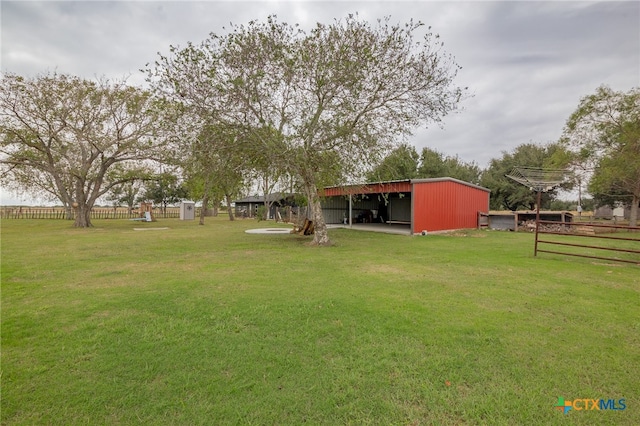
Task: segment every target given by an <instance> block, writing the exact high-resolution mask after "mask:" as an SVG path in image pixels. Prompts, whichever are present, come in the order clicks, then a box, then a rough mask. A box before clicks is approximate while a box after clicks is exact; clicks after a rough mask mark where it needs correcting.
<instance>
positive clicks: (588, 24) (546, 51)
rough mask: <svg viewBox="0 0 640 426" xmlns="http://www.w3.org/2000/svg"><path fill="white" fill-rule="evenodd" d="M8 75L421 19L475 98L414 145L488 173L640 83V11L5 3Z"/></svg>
mask: <svg viewBox="0 0 640 426" xmlns="http://www.w3.org/2000/svg"><path fill="white" fill-rule="evenodd" d="M0 7H1V8H2V26H1V27H2V29H1V31H2V54H1V58H2V65H1V66H2V70H3V71H11V72H16V73H19V74H24V75H30V76H33V75H36V74H38V73H42V72H45V71H47V70H57V71H58V72H65V73H71V74H76V75H81V76H84V77H87V78H94V77H97V76H103V75H104V76H107V77H110V78H120V77H123V76H125V75H131V77H130V78H129V82H130V83H133V84H142V83H143V82H144V77H143V76H142V74H139V73H138V70H139V69H140V68H143V67H144V66H145V64H146V63H147V62H152V61H154V60H155V59H156V54H157V52H162V53H165V54H166V53H168V50H169V45H181V46H184V45H185V44H186V43H187V42H188V41H192V42H194V43H199V42H201V41H202V40H204V39H205V38H206V37H207V36H208V34H209V33H210V32H216V33H221V32H223V31H224V29H223V27H224V26H226V27H227V28H228V27H229V23H230V22H232V23H234V24H243V23H246V22H248V21H249V20H251V19H258V20H262V19H265V18H266V17H267V16H268V15H270V14H276V15H277V16H278V19H279V20H282V21H287V22H289V23H299V24H300V25H301V27H303V28H306V29H308V28H310V27H311V26H313V25H314V23H315V22H317V21H322V22H330V21H332V20H333V19H336V18H337V19H340V18H344V17H345V16H346V15H347V14H349V13H356V12H357V13H358V14H359V16H360V17H361V18H364V19H368V20H371V21H373V20H375V19H378V18H383V17H385V16H391V20H392V22H407V21H408V20H409V19H414V20H418V21H422V22H424V23H425V24H426V25H427V26H429V25H430V26H432V31H433V32H435V33H438V34H440V35H441V39H442V41H444V43H445V50H446V52H448V53H450V54H452V55H453V56H455V58H456V61H457V62H458V63H459V64H460V65H461V66H462V67H463V69H462V70H461V71H460V73H459V76H458V80H457V83H458V84H459V85H461V86H469V89H470V92H471V93H473V94H474V95H475V96H474V97H473V98H471V99H468V100H467V101H465V102H464V104H463V105H462V106H463V107H464V110H463V111H462V112H460V113H459V114H453V115H451V116H449V117H446V118H445V121H444V125H445V128H444V129H439V128H438V127H437V126H431V127H430V128H429V129H428V130H424V129H416V132H415V137H414V138H413V139H412V141H413V143H414V144H415V145H416V146H417V147H418V149H420V148H422V147H424V146H430V147H432V148H435V149H438V150H440V151H443V152H444V153H446V154H448V155H455V154H458V155H459V156H460V157H461V158H462V159H464V160H466V161H472V160H473V161H476V162H477V163H479V164H480V165H482V166H484V165H486V164H487V163H488V161H489V160H490V159H491V158H493V157H498V156H500V155H501V151H503V150H511V149H513V148H514V147H516V146H517V145H519V144H522V143H528V142H530V141H534V142H543V143H544V142H548V141H553V140H557V139H558V138H559V137H560V135H561V132H562V128H563V125H564V122H565V121H566V119H567V118H568V116H569V115H570V114H571V112H573V110H574V109H575V108H576V107H577V105H578V102H579V100H580V98H581V97H582V96H585V95H588V94H590V93H592V92H593V91H594V90H595V89H596V87H598V86H599V85H601V84H608V85H611V86H612V87H613V88H614V89H616V90H628V89H630V88H631V87H632V86H637V85H638V84H640V81H639V76H640V3H639V2H558V1H554V2H538V1H535V2H484V1H483V2H463V1H452V2H429V1H400V2H398V1H388V2H384V1H373V2H350V1H338V2H327V1H323V2H312V1H304V2H301V1H298V2H285V1H254V2H231V1H198V2H190V1H183V2H169V1H144V2H143V1H127V2H56V1H54V2H37V1H35V2H18V1H4V0H3V1H2V2H1V3H0Z"/></svg>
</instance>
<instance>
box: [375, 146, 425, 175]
mask: <svg viewBox="0 0 640 426" xmlns="http://www.w3.org/2000/svg"><path fill="white" fill-rule="evenodd" d="M419 159H420V156H419V155H418V153H417V152H416V149H415V148H414V147H413V146H411V145H408V144H401V145H400V146H398V147H397V148H395V149H394V150H393V151H391V152H390V153H389V154H388V155H387V156H386V157H384V159H383V160H382V161H381V162H380V163H379V164H378V165H377V166H375V167H374V168H373V169H372V170H371V171H370V172H369V173H367V182H384V181H389V180H401V179H413V178H415V177H416V176H417V175H418V161H419Z"/></svg>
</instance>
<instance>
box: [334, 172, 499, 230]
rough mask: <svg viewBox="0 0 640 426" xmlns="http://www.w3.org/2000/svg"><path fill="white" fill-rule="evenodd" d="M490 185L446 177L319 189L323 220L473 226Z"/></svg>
mask: <svg viewBox="0 0 640 426" xmlns="http://www.w3.org/2000/svg"><path fill="white" fill-rule="evenodd" d="M489 192H490V191H489V190H488V189H486V188H483V187H480V186H477V185H473V184H471V183H468V182H463V181H461V180H458V179H453V178H449V177H444V178H434V179H412V180H402V181H392V182H379V183H373V184H364V185H352V186H346V187H345V186H341V187H330V188H325V189H324V194H323V196H324V198H323V201H322V209H323V212H324V218H325V221H326V222H327V223H350V222H349V219H350V221H351V223H356V224H359V223H368V224H371V225H376V226H385V225H386V226H404V227H406V232H407V233H412V234H418V233H421V232H422V231H427V232H433V231H444V230H453V229H465V228H477V227H478V215H479V213H488V212H489Z"/></svg>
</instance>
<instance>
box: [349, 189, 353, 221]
mask: <svg viewBox="0 0 640 426" xmlns="http://www.w3.org/2000/svg"><path fill="white" fill-rule="evenodd" d="M352 198H353V195H351V194H349V228H353V205H352Z"/></svg>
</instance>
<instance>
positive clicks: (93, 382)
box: [1, 218, 640, 425]
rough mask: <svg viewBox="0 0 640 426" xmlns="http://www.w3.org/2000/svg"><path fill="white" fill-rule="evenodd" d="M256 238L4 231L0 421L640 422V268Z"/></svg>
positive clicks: (519, 253)
mask: <svg viewBox="0 0 640 426" xmlns="http://www.w3.org/2000/svg"><path fill="white" fill-rule="evenodd" d="M265 226H270V227H273V226H275V225H274V224H273V223H268V224H265V222H260V223H258V222H255V221H251V220H244V221H236V222H229V221H228V220H225V219H224V218H215V219H207V223H206V225H205V226H198V225H197V222H196V221H189V222H186V221H179V220H162V221H159V222H156V223H150V224H145V223H133V222H130V221H127V220H103V221H95V228H93V229H73V228H72V227H71V223H70V222H68V221H62V220H60V221H53V220H5V221H3V222H2V234H1V237H2V247H1V248H2V275H1V278H2V295H1V297H2V299H1V302H2V411H1V415H2V423H3V424H7V425H8V424H11V425H13V424H25V425H32V424H60V425H62V424H64V425H75V424H110V425H112V424H154V425H155V424H171V425H198V424H201V425H212V424H220V425H222V424H256V425H263V424H279V425H283V424H291V425H299V424H303V423H305V424H314V425H316V424H326V425H337V424H353V425H362V424H375V425H378V424H379V425H432V424H433V425H464V424H492V425H493V424H497V425H525V424H530V425H540V424H551V425H553V424H557V425H567V424H570V425H573V424H577V425H593V424H599V425H606V424H610V425H625V424H627V425H637V424H640V267H637V266H633V265H626V264H611V263H606V262H601V261H600V262H598V261H590V260H588V259H580V258H563V257H559V256H553V255H548V254H547V255H540V256H539V257H537V258H534V257H533V236H532V235H531V234H520V233H518V234H514V233H504V232H492V231H470V232H462V233H457V234H455V235H454V236H451V235H429V236H426V237H409V236H401V235H385V234H377V233H369V232H359V231H353V230H342V229H340V230H331V231H330V236H331V238H332V239H333V241H334V242H335V244H334V246H332V247H325V248H318V247H310V246H308V244H307V243H308V241H310V238H309V237H300V236H294V235H251V234H246V233H244V230H245V229H248V228H257V227H265ZM134 227H146V228H156V227H168V228H169V229H166V230H152V229H149V230H146V231H134V230H133V228H134ZM558 397H564V398H565V399H566V400H574V399H578V398H581V399H582V398H587V399H599V398H605V399H615V400H616V401H617V400H619V399H622V398H624V399H625V402H626V409H625V410H623V411H620V410H618V411H612V410H606V411H576V410H572V411H570V412H569V413H568V414H566V415H565V414H562V413H561V412H559V411H557V410H555V409H554V405H555V404H556V402H557V400H558Z"/></svg>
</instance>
